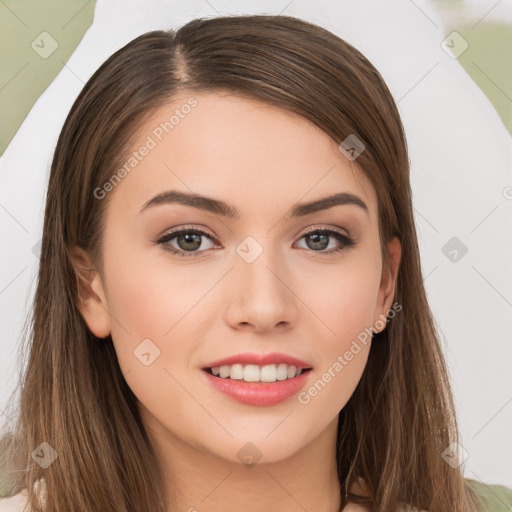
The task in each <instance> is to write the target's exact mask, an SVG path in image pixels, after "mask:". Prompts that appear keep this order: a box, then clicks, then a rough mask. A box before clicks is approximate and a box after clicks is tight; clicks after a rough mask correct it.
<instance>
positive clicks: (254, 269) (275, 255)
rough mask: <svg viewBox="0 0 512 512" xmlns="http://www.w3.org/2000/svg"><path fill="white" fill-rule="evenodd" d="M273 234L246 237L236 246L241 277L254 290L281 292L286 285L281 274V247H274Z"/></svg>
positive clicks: (257, 291)
mask: <svg viewBox="0 0 512 512" xmlns="http://www.w3.org/2000/svg"><path fill="white" fill-rule="evenodd" d="M271 239H272V237H271V236H266V237H263V236H259V237H258V239H256V238H255V237H253V236H248V237H246V238H245V239H244V240H243V241H242V242H241V243H240V244H239V245H238V246H237V248H236V253H237V256H238V259H237V262H236V267H237V270H236V271H237V273H240V278H241V279H242V280H243V281H244V282H245V283H246V285H247V287H248V291H249V289H252V290H253V292H256V293H259V292H260V291H263V293H268V292H273V293H274V294H275V293H279V292H280V289H281V288H282V287H283V286H284V284H283V282H282V279H283V277H284V276H283V277H280V276H279V274H280V273H281V274H282V273H283V272H284V270H283V269H284V268H285V266H284V264H283V263H282V262H281V260H280V255H279V248H278V247H274V246H273V245H272V242H271Z"/></svg>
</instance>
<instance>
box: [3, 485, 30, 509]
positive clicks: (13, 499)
mask: <svg viewBox="0 0 512 512" xmlns="http://www.w3.org/2000/svg"><path fill="white" fill-rule="evenodd" d="M0 512H30V506H29V505H28V500H27V490H26V489H23V491H21V492H20V493H18V494H15V495H14V496H9V497H8V498H0Z"/></svg>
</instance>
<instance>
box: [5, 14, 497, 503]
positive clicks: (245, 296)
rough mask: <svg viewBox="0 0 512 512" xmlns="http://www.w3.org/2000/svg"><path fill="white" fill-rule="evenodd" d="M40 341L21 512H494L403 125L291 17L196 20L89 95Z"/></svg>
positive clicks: (80, 111) (39, 309)
mask: <svg viewBox="0 0 512 512" xmlns="http://www.w3.org/2000/svg"><path fill="white" fill-rule="evenodd" d="M196 253H197V254H196ZM30 343H31V344H30V356H29V360H28V364H27V368H26V373H25V375H24V379H23V382H22V392H21V403H20V415H19V428H18V431H17V432H16V433H14V434H13V435H12V436H11V437H9V436H8V435H6V436H5V438H4V445H5V446H6V456H5V459H6V462H5V469H4V471H3V474H4V475H6V478H7V477H8V478H9V479H10V480H9V482H10V489H11V493H10V494H12V495H16V496H15V497H13V498H9V500H15V499H16V500H18V501H22V502H23V503H25V502H28V503H29V504H30V506H31V507H32V510H33V511H38V510H45V511H47V512H50V511H51V512H53V511H64V510H65V511H72V510H77V511H78V510H87V511H96V510H97V511H102V512H103V511H117V512H119V511H126V512H128V511H130V512H135V511H137V512H140V511H146V510H151V511H162V512H164V511H173V512H174V511H177V510H187V511H189V512H192V511H196V510H197V511H201V510H208V511H211V512H216V511H219V510H223V511H228V510H239V509H243V510H245V511H249V512H251V511H256V510H258V511H259V510H267V511H269V512H271V511H274V510H281V511H282V510H286V511H296V510H297V511H298V510H310V511H321V512H334V511H339V510H343V511H344V512H356V511H362V510H372V511H376V512H384V511H386V512H387V511H395V510H397V511H398V510H407V506H411V507H414V509H415V510H424V511H429V512H441V511H446V510H450V511H457V512H470V511H477V510H488V508H486V504H485V502H484V501H483V500H480V499H479V497H478V486H476V485H475V484H476V482H470V481H468V480H465V479H464V477H463V474H462V471H461V463H460V461H459V460H458V458H457V453H456V452H457V449H458V447H459V446H460V445H458V442H457V440H458V437H457V436H458V432H457V422H456V418H455V415H454V407H453V399H452V396H451V392H450V387H449V383H448V378H447V372H446V367H445V363H444V359H443V355H442V350H441V348H440V345H439V341H438V337H437V333H436V331H435V327H434V320H433V318H432V314H431V311H430V309H429V306H428V303H427V299H426V295H425V289H424V286H423V281H422V275H421V265H420V260H419V250H418V244H417V237H416V231H415V225H414V219H413V211H412V201H411V188H410V182H409V167H408V154H407V146H406V139H405V135H404V131H403V127H402V123H401V120H400V117H399V114H398V111H397V109H396V105H395V103H394V101H393V98H392V96H391V94H390V92H389V90H388V88H387V86H386V85H385V83H384V81H383V79H382V77H381V76H380V74H379V73H378V71H377V70H376V69H375V68H374V67H373V66H372V64H371V63H370V62H369V61H368V60H367V59H366V58H365V57H364V56H363V55H362V54H361V53H360V52H358V51H357V50H356V49H355V48H353V47H352V46H350V45H349V44H347V43H346V42H345V41H343V40H341V39H340V38H338V37H336V36H335V35H333V34H332V33H330V32H328V31H326V30H324V29H322V28H320V27H317V26H315V25H312V24H310V23H307V22H305V21H301V20H299V19H296V18H292V17H287V16H264V15H258V16H231V17H219V18H212V19H197V20H193V21H191V22H190V23H188V24H186V25H185V26H183V27H182V28H180V29H179V30H178V31H176V32H174V31H172V30H170V31H155V32H150V33H147V34H144V35H142V36H140V37H138V38H137V39H135V40H134V41H132V42H130V43H129V44H128V45H126V46H125V47H124V48H122V49H121V50H119V51H118V52H116V53H115V54H114V55H113V56H111V57H110V58H109V59H108V60H107V61H106V62H105V63H104V64H103V65H102V66H101V67H100V69H99V70H98V71H97V72H96V73H95V74H94V76H93V77H92V78H91V79H90V80H89V82H88V83H87V84H86V86H85V87H84V89H83V91H82V92H81V94H80V96H79V97H78V98H77V100H76V102H75V104H74V105H73V107H72V109H71V112H70V114H69V116H68V118H67V120H66V122H65V125H64V127H63V129H62V132H61V135H60V138H59V141H58V145H57V148H56V151H55V155H54V160H53V163H52V169H51V176H50V181H49V187H48V196H47V205H46V212H45V220H44V235H43V240H42V249H41V260H40V272H39V279H38V286H37V291H36V296H35V302H34V312H33V335H31V338H30ZM27 461H28V462H27ZM11 504H12V505H13V506H14V501H10V502H9V503H8V500H4V505H3V506H4V508H5V507H7V506H10V505H11ZM1 506H2V502H1V501H0V510H2V509H1Z"/></svg>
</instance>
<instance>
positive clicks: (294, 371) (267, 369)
mask: <svg viewBox="0 0 512 512" xmlns="http://www.w3.org/2000/svg"><path fill="white" fill-rule="evenodd" d="M211 370H212V373H213V375H216V376H217V377H221V378H223V379H227V378H228V377H229V378H230V379H235V380H244V381H245V382H275V381H276V380H286V379H293V378H294V377H296V376H299V375H300V374H301V373H302V368H297V367H295V366H292V365H290V366H288V365H287V364H285V363H281V364H278V365H275V364H269V365H266V366H258V365H256V364H247V365H245V366H244V365H242V364H238V363H237V364H233V365H231V366H228V365H225V366H214V367H213V368H212V369H211Z"/></svg>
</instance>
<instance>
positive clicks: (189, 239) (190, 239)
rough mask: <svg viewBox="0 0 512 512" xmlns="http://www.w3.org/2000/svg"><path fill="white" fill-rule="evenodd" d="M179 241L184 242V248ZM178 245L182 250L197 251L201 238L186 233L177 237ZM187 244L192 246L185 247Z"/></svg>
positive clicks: (195, 234)
mask: <svg viewBox="0 0 512 512" xmlns="http://www.w3.org/2000/svg"><path fill="white" fill-rule="evenodd" d="M181 240H185V246H183V244H181V243H180V241H181ZM178 244H179V246H180V248H181V249H184V250H187V249H188V250H190V249H191V250H193V249H199V247H201V237H200V236H199V235H198V234H197V233H186V234H184V235H181V236H179V237H178ZM187 244H192V246H187Z"/></svg>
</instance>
